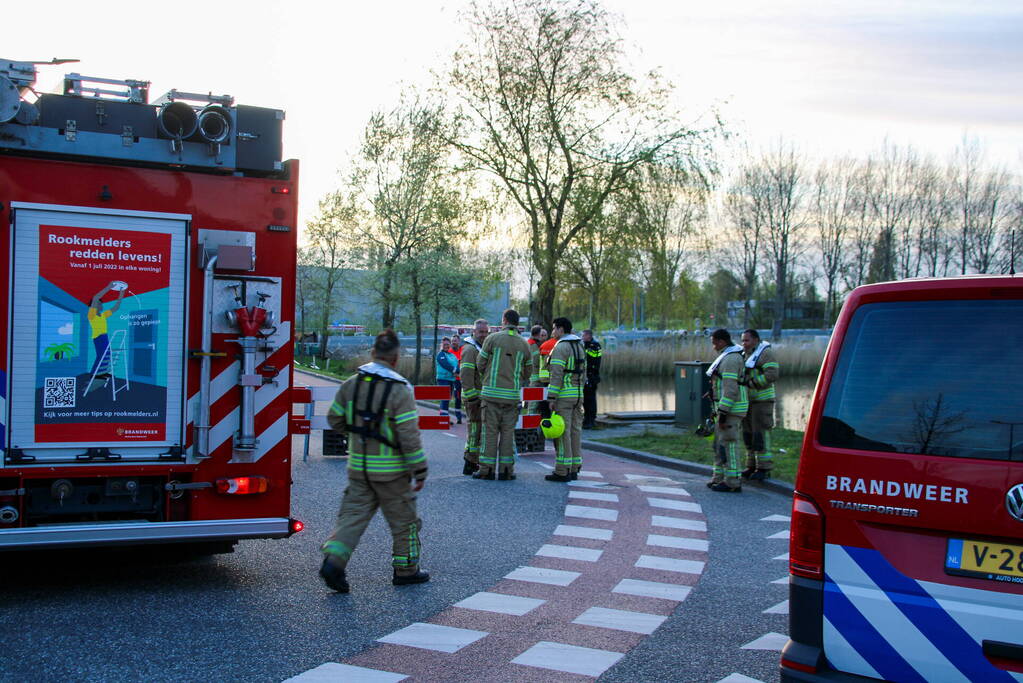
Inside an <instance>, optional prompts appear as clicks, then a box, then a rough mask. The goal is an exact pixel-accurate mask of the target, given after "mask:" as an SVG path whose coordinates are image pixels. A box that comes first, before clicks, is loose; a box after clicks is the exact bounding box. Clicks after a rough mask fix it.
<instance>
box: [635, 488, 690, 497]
mask: <svg viewBox="0 0 1023 683" xmlns="http://www.w3.org/2000/svg"><path fill="white" fill-rule="evenodd" d="M636 488H638V489H639V490H640V491H642V492H643V493H663V494H665V495H668V496H688V495H689V491H686V490H685V489H684V488H682V487H676V486H637V487H636Z"/></svg>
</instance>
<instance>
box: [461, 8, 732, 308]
mask: <svg viewBox="0 0 1023 683" xmlns="http://www.w3.org/2000/svg"><path fill="white" fill-rule="evenodd" d="M467 23H468V25H469V29H470V38H469V41H468V43H467V44H466V45H464V46H463V47H462V48H461V49H459V50H458V51H457V52H456V53H455V55H454V59H453V66H452V68H451V71H450V74H449V85H450V87H451V90H452V94H453V96H454V97H456V98H458V99H459V100H460V101H461V103H462V106H463V114H464V118H463V119H462V123H463V125H464V133H463V134H462V135H460V136H459V137H457V138H455V139H453V142H454V143H455V145H456V146H457V148H458V149H459V150H460V151H461V152H462V153H463V154H464V155H465V157H466V158H467V159H468V160H469V162H470V163H471V165H472V166H473V167H475V168H476V169H479V170H481V171H484V172H487V173H490V174H493V176H494V177H495V178H496V181H497V183H498V185H499V186H501V187H502V188H503V189H504V191H505V193H506V194H507V195H508V196H509V197H510V198H511V200H512V203H513V204H514V205H515V206H517V207H518V210H519V211H521V212H522V215H523V217H524V218H525V222H526V225H527V227H528V230H529V248H530V257H531V259H532V261H533V264H534V266H535V268H536V271H537V273H538V282H537V290H536V298H535V299H534V301H533V305H532V309H531V311H530V318H531V319H532V320H533V321H535V322H541V321H542V322H548V323H549V322H550V320H551V318H552V317H553V306H554V298H555V295H556V292H557V277H558V271H559V261H560V260H561V259H562V258H563V257H564V255H565V252H566V250H567V249H568V248H569V247H570V246H571V245H572V243H573V242H574V241H575V240H576V238H577V237H578V236H579V235H580V233H581V232H582V231H583V230H585V229H586V228H587V227H588V226H590V225H592V224H593V222H594V220H595V219H596V218H597V216H598V215H599V214H600V210H601V207H602V206H603V204H604V202H605V201H608V199H609V198H610V197H612V196H614V195H616V194H619V193H621V192H622V191H623V190H625V188H626V187H627V185H628V183H629V181H630V180H631V177H632V175H633V174H634V172H635V170H636V168H637V167H638V166H639V165H640V164H642V163H646V162H650V161H655V160H657V159H659V158H663V157H666V156H670V155H675V156H676V157H677V158H679V159H682V160H684V161H685V162H686V163H688V164H689V167H690V170H691V172H692V173H693V174H694V175H698V174H700V173H703V172H705V170H706V169H707V168H708V167H710V166H711V165H712V163H711V161H710V159H711V156H710V142H711V139H712V135H711V134H712V133H713V132H714V131H716V130H717V129H718V127H719V124H718V122H717V121H716V119H715V121H714V122H713V123H712V124H711V125H710V126H709V127H708V129H706V130H695V129H693V128H690V127H686V126H680V125H679V124H678V120H679V119H678V116H677V115H675V114H673V113H671V112H669V111H668V100H667V97H666V95H667V93H668V88H667V86H665V85H664V84H662V83H661V82H660V80H659V79H657V78H656V77H654V76H650V77H648V78H646V79H644V80H643V81H642V82H641V81H639V80H637V79H636V78H634V77H633V76H631V75H630V74H628V73H627V72H626V71H625V70H624V69H623V68H622V66H621V63H622V61H623V56H624V51H623V48H622V41H621V39H620V38H619V37H618V35H617V34H616V32H615V27H614V26H613V23H612V20H611V17H610V15H609V14H608V13H607V12H606V11H605V10H604V9H603V8H602V7H601V6H600V5H599V3H598V2H596V1H595V0H520V1H518V2H513V3H507V4H504V5H490V6H481V5H479V4H476V3H474V4H472V5H471V6H470V8H469V11H468V13H467ZM584 186H585V187H588V188H589V189H588V190H587V196H588V198H589V201H575V200H574V195H575V194H576V193H578V192H580V188H581V187H584Z"/></svg>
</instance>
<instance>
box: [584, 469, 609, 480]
mask: <svg viewBox="0 0 1023 683" xmlns="http://www.w3.org/2000/svg"><path fill="white" fill-rule="evenodd" d="M579 476H580V477H598V478H600V479H603V478H604V475H603V474H601V473H600V472H594V471H593V470H579Z"/></svg>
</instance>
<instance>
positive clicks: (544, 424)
mask: <svg viewBox="0 0 1023 683" xmlns="http://www.w3.org/2000/svg"><path fill="white" fill-rule="evenodd" d="M540 429H542V430H543V435H544V438H547V439H557V438H558V437H560V436H561V435H562V434H564V433H565V419H564V418H563V417H561V416H560V415H558V414H557V413H552V414H551V416H550V417H548V418H545V419H543V420H540Z"/></svg>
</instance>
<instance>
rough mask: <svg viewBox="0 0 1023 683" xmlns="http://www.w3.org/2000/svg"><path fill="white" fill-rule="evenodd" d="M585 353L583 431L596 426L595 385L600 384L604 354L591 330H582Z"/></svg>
mask: <svg viewBox="0 0 1023 683" xmlns="http://www.w3.org/2000/svg"><path fill="white" fill-rule="evenodd" d="M583 349H584V350H585V351H586V384H585V385H584V386H583V429H593V428H594V427H596V426H597V385H598V384H600V361H601V357H602V356H603V354H604V352H603V351H602V350H601V348H600V342H598V341H597V340H596V339H594V338H593V330H583Z"/></svg>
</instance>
